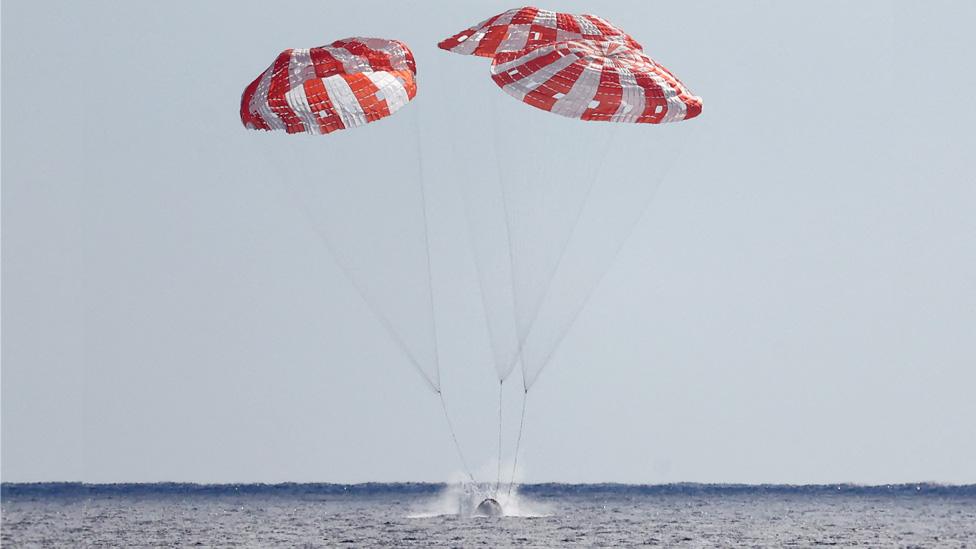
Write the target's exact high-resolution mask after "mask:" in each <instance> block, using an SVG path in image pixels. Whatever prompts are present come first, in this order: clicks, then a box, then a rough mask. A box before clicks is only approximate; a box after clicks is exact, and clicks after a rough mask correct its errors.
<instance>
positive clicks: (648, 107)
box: [491, 40, 702, 124]
mask: <svg viewBox="0 0 976 549" xmlns="http://www.w3.org/2000/svg"><path fill="white" fill-rule="evenodd" d="M491 75H492V79H494V81H495V83H496V84H498V86H499V87H500V88H501V89H503V90H505V93H507V94H509V95H511V96H512V97H514V98H516V99H518V100H519V101H523V102H525V103H528V104H529V105H532V106H533V107H536V108H538V109H542V110H544V111H549V112H552V113H555V114H559V115H562V116H566V117H569V118H578V119H580V120H602V121H607V122H634V123H644V124H660V123H665V122H678V121H680V120H688V119H689V118H694V117H695V116H698V114H699V113H701V108H702V101H701V98H700V97H696V96H695V95H693V94H692V93H691V92H690V91H689V90H688V88H687V87H685V85H684V84H682V83H681V81H680V80H678V79H677V78H676V77H675V76H674V75H673V74H671V72H670V71H669V70H668V69H666V68H664V67H663V66H661V65H659V64H658V63H655V62H654V60H652V59H651V58H650V57H648V56H646V55H644V54H643V53H641V52H640V51H638V50H634V49H631V48H629V47H627V46H625V45H623V44H619V43H617V42H606V41H599V42H598V41H595V40H578V41H566V42H553V43H551V44H543V45H539V46H535V47H532V48H526V49H523V50H519V51H506V52H500V53H498V54H497V55H496V56H495V58H494V59H493V60H492V63H491Z"/></svg>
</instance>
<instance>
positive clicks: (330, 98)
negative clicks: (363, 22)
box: [241, 38, 417, 134]
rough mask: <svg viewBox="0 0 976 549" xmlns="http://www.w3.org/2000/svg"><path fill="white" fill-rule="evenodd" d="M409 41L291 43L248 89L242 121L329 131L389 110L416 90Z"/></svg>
mask: <svg viewBox="0 0 976 549" xmlns="http://www.w3.org/2000/svg"><path fill="white" fill-rule="evenodd" d="M416 73H417V65H416V62H415V61H414V58H413V53H412V52H411V51H410V48H408V47H407V46H406V44H404V43H402V42H399V41H397V40H387V39H384V38H345V39H343V40H337V41H335V42H333V43H332V44H329V45H328V46H322V47H318V48H308V49H288V50H285V51H283V52H281V54H279V55H278V58H277V59H276V60H275V62H274V63H272V64H271V66H270V67H268V69H267V70H265V71H264V72H263V73H262V74H261V76H258V77H257V78H256V79H255V80H254V81H253V82H251V84H250V85H248V86H247V88H245V90H244V94H243V95H242V96H241V122H242V123H243V124H244V126H245V127H247V128H250V129H255V130H284V131H286V132H288V133H302V132H304V133H312V134H325V133H330V132H334V131H336V130H342V129H346V128H351V127H355V126H362V125H364V124H368V123H369V122H375V121H376V120H379V119H381V118H385V117H387V116H390V115H391V114H393V113H394V112H396V111H397V110H399V109H400V108H401V107H403V106H404V105H406V104H407V102H408V101H410V100H411V99H413V97H414V96H415V95H416V94H417V84H416V78H415V75H416Z"/></svg>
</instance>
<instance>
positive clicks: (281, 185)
mask: <svg viewBox="0 0 976 549" xmlns="http://www.w3.org/2000/svg"><path fill="white" fill-rule="evenodd" d="M262 156H263V157H264V159H265V160H266V161H268V162H269V164H276V166H273V167H277V168H278V169H277V170H276V171H277V173H281V170H282V168H283V166H282V165H281V164H280V163H279V162H277V161H274V160H268V157H269V155H267V154H265V155H262ZM270 156H273V155H270ZM293 164H299V165H302V166H303V167H302V171H303V172H306V169H305V168H304V165H303V164H301V162H300V161H295V162H293ZM272 179H273V180H274V181H275V182H276V185H275V187H277V188H278V189H279V190H280V191H281V192H282V193H283V194H284V195H285V196H286V197H287V199H288V200H289V201H291V202H294V203H295V204H296V205H297V206H298V211H300V212H301V213H302V216H303V217H304V218H305V221H307V222H308V224H309V226H310V227H312V230H313V232H314V233H315V235H316V236H318V237H319V240H321V241H322V244H323V245H324V246H325V249H326V251H328V252H329V254H330V255H331V256H332V259H333V260H334V261H335V264H336V265H337V266H338V267H339V270H340V271H341V272H342V274H343V276H345V278H346V280H347V281H349V283H350V284H351V285H352V287H353V288H355V290H356V293H358V294H359V297H360V298H361V299H362V300H363V302H364V303H365V304H366V308H367V309H369V311H370V312H371V313H373V316H374V317H376V319H377V320H378V321H379V322H380V325H382V326H383V328H384V329H385V330H386V332H387V334H389V336H390V339H392V340H393V342H394V343H396V345H397V347H398V348H399V349H400V351H401V352H402V353H403V354H404V356H406V357H407V360H409V361H410V365H411V366H413V367H414V369H416V370H417V373H419V374H420V376H421V377H423V378H424V381H426V382H427V386H428V387H430V390H431V391H434V392H435V393H437V392H440V390H441V389H440V380H439V379H437V380H434V379H431V378H430V376H428V375H427V373H426V372H425V371H424V368H423V366H422V365H421V364H420V362H419V361H418V360H417V358H416V357H414V355H413V353H412V352H410V348H409V347H407V344H406V342H404V341H403V339H402V338H401V337H400V334H398V333H397V331H396V330H395V329H394V328H393V323H392V322H390V319H389V318H387V317H386V315H384V314H383V313H382V311H381V310H380V308H379V307H378V306H377V305H376V304H375V303H373V300H371V299H370V298H369V294H368V293H367V292H366V289H365V288H363V287H362V285H361V284H360V283H359V282H358V281H357V280H356V277H354V276H353V275H352V271H351V270H350V269H349V267H348V266H347V265H346V264H345V263H344V262H343V261H342V259H341V257H342V256H341V255H340V254H339V251H338V249H336V247H335V246H334V245H333V243H332V241H331V240H330V239H329V237H328V235H327V234H326V232H325V230H324V229H322V228H321V227H319V226H318V225H317V224H316V223H315V217H314V216H313V215H312V212H311V211H309V209H308V205H307V204H306V203H305V201H304V200H302V198H301V197H300V196H298V194H297V192H296V191H295V190H294V189H292V188H291V187H290V186H289V185H288V184H287V183H285V182H284V181H282V180H281V179H280V178H272Z"/></svg>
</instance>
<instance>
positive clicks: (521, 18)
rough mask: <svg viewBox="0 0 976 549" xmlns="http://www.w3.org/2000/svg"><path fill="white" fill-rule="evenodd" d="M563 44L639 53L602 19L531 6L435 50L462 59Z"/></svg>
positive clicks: (633, 42)
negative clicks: (615, 46)
mask: <svg viewBox="0 0 976 549" xmlns="http://www.w3.org/2000/svg"><path fill="white" fill-rule="evenodd" d="M564 40H600V41H604V42H617V43H620V44H624V45H626V46H628V47H630V48H633V49H636V50H640V49H642V46H641V45H640V44H639V43H638V42H637V41H636V40H634V39H633V38H632V37H631V36H630V35H629V34H627V33H626V32H624V31H623V30H621V29H620V28H618V27H616V26H614V25H613V24H612V23H610V22H609V21H607V20H606V19H603V18H602V17H598V16H596V15H589V14H583V15H574V14H572V13H559V12H554V11H549V10H544V9H539V8H535V7H532V6H526V7H523V8H514V9H510V10H508V11H506V12H504V13H500V14H498V15H496V16H494V17H490V18H488V19H486V20H484V21H482V22H481V23H478V24H477V25H475V26H473V27H471V28H468V29H465V30H463V31H461V32H459V33H457V34H455V35H454V36H451V37H450V38H446V39H444V40H442V41H441V42H440V43H439V44H438V46H439V47H440V48H441V49H444V50H448V51H451V52H454V53H459V54H461V55H477V56H480V57H495V55H496V54H498V53H499V52H503V51H516V50H522V49H528V48H533V47H535V46H539V45H542V44H550V43H552V42H561V41H564Z"/></svg>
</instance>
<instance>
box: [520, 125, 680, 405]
mask: <svg viewBox="0 0 976 549" xmlns="http://www.w3.org/2000/svg"><path fill="white" fill-rule="evenodd" d="M697 135H698V128H697V127H696V128H695V130H693V132H692V136H691V138H689V139H688V141H692V140H693V138H694V137H695V136H697ZM686 148H687V145H683V146H682V147H681V148H680V150H679V151H678V152H677V153H676V154H675V155H674V157H673V158H672V159H671V163H670V164H669V165H668V167H667V168H666V169H665V171H664V173H662V174H661V177H659V178H658V180H657V185H656V186H655V188H654V189H653V190H652V192H650V193H648V195H647V198H645V199H644V203H643V204H641V206H640V211H639V214H638V215H637V216H636V217H635V218H634V220H633V221H632V222H631V223H630V226H629V227H627V231H626V232H625V233H624V237H623V239H621V240H620V242H619V243H618V244H617V249H616V250H614V252H613V255H612V256H611V257H610V261H609V263H607V268H606V269H605V270H604V271H603V272H602V273H600V276H599V277H597V280H596V283H595V284H593V286H592V287H591V288H590V289H589V290H588V291H587V292H586V295H585V296H584V297H583V300H582V301H581V302H580V304H579V306H578V307H577V308H576V310H575V311H573V315H572V316H571V317H570V318H569V322H568V323H567V324H566V325H565V327H564V328H563V329H562V332H561V333H560V334H559V336H558V337H557V339H556V343H555V344H554V345H553V346H552V348H551V349H549V352H548V353H547V354H546V356H545V358H543V360H542V365H541V366H540V367H539V371H538V372H536V374H535V377H534V378H532V380H531V381H529V380H528V379H525V378H524V376H523V382H524V383H525V387H526V389H525V392H526V394H528V392H529V387H531V386H532V385H533V384H534V383H535V381H536V380H537V379H539V375H540V374H542V370H544V369H545V367H546V366H548V365H549V361H550V360H552V356H553V354H555V352H556V350H557V349H559V346H560V345H562V342H563V340H564V339H566V334H568V333H569V330H570V328H572V327H573V325H574V324H575V323H576V319H578V318H579V315H580V313H582V312H583V309H585V308H586V304H587V303H589V301H590V298H591V297H593V294H594V293H595V292H596V289H597V288H599V287H600V284H602V283H603V279H604V278H606V277H607V273H609V272H610V266H611V265H613V264H614V263H616V261H617V257H618V256H619V255H620V252H621V250H623V249H624V245H625V244H627V241H629V240H630V237H631V236H633V234H634V231H635V230H637V225H639V224H640V222H641V220H642V219H644V214H645V213H646V212H647V208H648V207H649V206H650V204H651V201H652V200H653V199H654V195H656V194H657V189H658V188H660V186H661V182H663V181H664V180H665V179H666V178H667V177H668V175H669V174H670V173H671V170H673V169H674V167H675V166H676V165H677V164H678V158H679V157H680V156H681V154H682V153H683V152H684V151H685V149H686ZM523 373H524V372H523Z"/></svg>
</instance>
